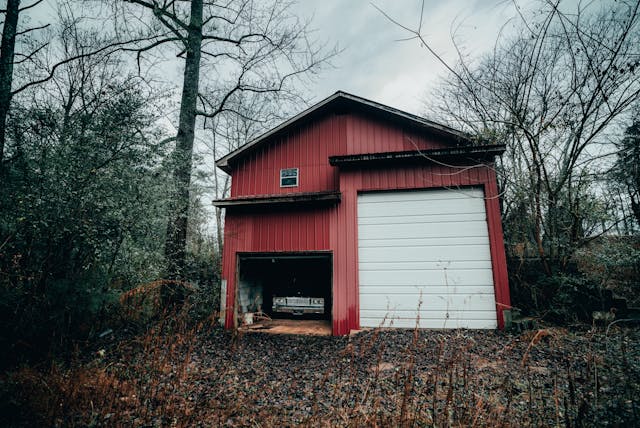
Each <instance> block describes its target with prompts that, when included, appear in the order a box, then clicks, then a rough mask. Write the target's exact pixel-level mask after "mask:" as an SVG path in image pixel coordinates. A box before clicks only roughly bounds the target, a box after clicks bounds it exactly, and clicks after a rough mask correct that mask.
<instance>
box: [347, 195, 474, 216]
mask: <svg viewBox="0 0 640 428" xmlns="http://www.w3.org/2000/svg"><path fill="white" fill-rule="evenodd" d="M480 201H482V200H480ZM482 203H483V204H484V201H482ZM461 212H464V213H466V214H474V213H475V214H484V209H483V206H482V205H478V204H476V205H474V206H469V204H468V200H465V199H454V200H448V201H437V200H436V201H432V200H423V201H414V200H408V201H402V202H393V203H387V204H384V203H374V204H371V203H368V202H363V203H361V204H359V206H358V213H359V215H360V216H361V217H367V218H370V217H372V218H376V217H391V216H394V215H401V216H416V215H417V216H421V215H449V214H456V213H461Z"/></svg>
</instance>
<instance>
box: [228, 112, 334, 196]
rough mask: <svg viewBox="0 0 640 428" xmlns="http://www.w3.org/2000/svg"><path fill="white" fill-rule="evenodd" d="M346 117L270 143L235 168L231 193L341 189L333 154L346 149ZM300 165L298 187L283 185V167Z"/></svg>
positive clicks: (327, 119)
mask: <svg viewBox="0 0 640 428" xmlns="http://www.w3.org/2000/svg"><path fill="white" fill-rule="evenodd" d="M344 126H345V118H344V116H339V115H331V116H327V117H325V118H324V119H322V120H320V121H317V122H312V123H311V124H307V125H303V126H301V127H299V128H297V129H296V130H295V131H293V132H290V133H289V134H288V135H287V136H286V137H283V138H281V139H279V140H277V141H274V142H271V143H268V144H265V145H263V146H262V147H260V148H259V149H257V150H256V151H255V152H253V153H251V154H250V155H249V156H247V157H246V158H244V159H243V160H241V161H240V162H239V163H238V165H237V166H235V167H234V171H233V181H232V183H231V196H232V197H237V196H248V195H275V194H282V193H294V192H301V193H306V192H321V191H325V190H334V189H337V188H338V171H337V170H336V169H335V168H332V167H331V166H330V165H329V156H332V155H333V154H335V153H342V152H343V151H344V149H343V147H344V142H345V135H346V134H345V132H344ZM284 168H299V185H298V187H280V170H281V169H284Z"/></svg>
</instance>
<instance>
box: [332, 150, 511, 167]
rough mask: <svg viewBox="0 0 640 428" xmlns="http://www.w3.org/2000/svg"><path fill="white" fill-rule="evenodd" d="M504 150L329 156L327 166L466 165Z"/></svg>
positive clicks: (414, 151)
mask: <svg viewBox="0 0 640 428" xmlns="http://www.w3.org/2000/svg"><path fill="white" fill-rule="evenodd" d="M505 149H506V147H505V146H504V145H502V144H500V145H486V146H465V147H451V148H446V149H431V150H413V151H404V152H386V153H365V154H357V155H345V156H330V157H329V164H331V165H333V166H337V167H340V168H350V167H351V168H358V167H363V166H386V165H397V164H407V163H409V164H416V163H438V162H450V163H454V164H468V163H472V162H491V161H493V159H494V158H495V156H497V155H500V154H502V153H504V151H505Z"/></svg>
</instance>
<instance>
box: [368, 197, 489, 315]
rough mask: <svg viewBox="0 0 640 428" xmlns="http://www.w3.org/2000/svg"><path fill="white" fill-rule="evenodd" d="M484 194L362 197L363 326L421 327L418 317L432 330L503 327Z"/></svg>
mask: <svg viewBox="0 0 640 428" xmlns="http://www.w3.org/2000/svg"><path fill="white" fill-rule="evenodd" d="M482 196H483V192H482V190H481V189H464V192H456V191H449V190H423V191H413V192H408V191H397V192H390V193H365V194H361V195H359V196H358V258H359V279H360V283H359V293H360V324H361V325H362V326H367V327H376V326H378V325H380V324H382V323H384V324H387V325H388V324H389V323H390V321H392V320H393V325H394V326H396V327H414V326H415V325H416V319H417V318H419V319H420V327H425V328H495V327H496V326H497V321H496V309H495V292H494V287H493V274H492V269H491V254H490V246H489V237H488V232H487V223H486V213H485V204H484V200H483V199H482ZM445 272H446V275H445ZM420 302H422V303H420ZM418 315H419V317H418Z"/></svg>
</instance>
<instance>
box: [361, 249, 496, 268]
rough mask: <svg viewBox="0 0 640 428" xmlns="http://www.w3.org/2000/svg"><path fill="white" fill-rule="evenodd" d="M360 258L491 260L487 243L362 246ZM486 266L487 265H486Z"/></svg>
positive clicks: (383, 259)
mask: <svg viewBox="0 0 640 428" xmlns="http://www.w3.org/2000/svg"><path fill="white" fill-rule="evenodd" d="M359 255H360V258H361V259H363V260H366V261H367V262H370V263H371V262H381V261H382V262H384V261H391V262H402V261H407V262H420V261H432V262H438V261H440V262H443V263H446V262H449V261H480V260H486V261H490V260H491V252H490V251H489V247H487V246H486V245H464V246H462V245H461V246H434V247H395V248H392V247H382V248H360V249H359ZM485 266H486V265H485Z"/></svg>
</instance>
